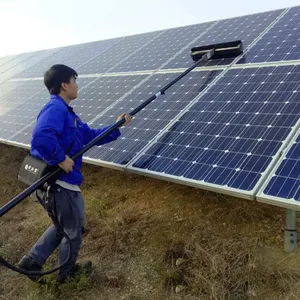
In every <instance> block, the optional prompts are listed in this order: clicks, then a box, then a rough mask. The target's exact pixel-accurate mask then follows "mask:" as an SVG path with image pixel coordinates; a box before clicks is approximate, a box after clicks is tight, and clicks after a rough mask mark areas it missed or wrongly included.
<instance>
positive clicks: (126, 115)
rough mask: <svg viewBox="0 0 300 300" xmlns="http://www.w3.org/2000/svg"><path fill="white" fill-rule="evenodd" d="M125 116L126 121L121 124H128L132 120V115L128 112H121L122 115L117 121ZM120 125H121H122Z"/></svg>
mask: <svg viewBox="0 0 300 300" xmlns="http://www.w3.org/2000/svg"><path fill="white" fill-rule="evenodd" d="M123 118H125V123H123V124H122V125H121V126H126V125H128V124H129V123H130V121H131V120H132V116H129V115H128V114H127V113H123V114H121V116H120V117H118V119H117V122H119V121H120V120H122V119H123ZM121 126H120V127H121Z"/></svg>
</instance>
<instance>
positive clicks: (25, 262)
mask: <svg viewBox="0 0 300 300" xmlns="http://www.w3.org/2000/svg"><path fill="white" fill-rule="evenodd" d="M18 266H19V267H20V268H21V269H24V270H26V271H41V270H42V266H41V265H39V264H38V263H37V262H36V261H34V260H33V259H32V258H31V257H30V256H29V255H24V256H23V257H22V259H21V260H20V261H19V263H18ZM26 276H27V277H28V278H29V279H30V280H32V281H34V282H38V281H39V279H40V277H41V276H40V275H26Z"/></svg>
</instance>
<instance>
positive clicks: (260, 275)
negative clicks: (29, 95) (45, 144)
mask: <svg viewBox="0 0 300 300" xmlns="http://www.w3.org/2000/svg"><path fill="white" fill-rule="evenodd" d="M0 153H1V155H0V160H1V159H4V158H5V161H6V162H7V163H6V164H4V167H3V168H4V170H3V172H4V173H5V174H6V176H5V177H4V176H3V177H2V179H1V186H2V187H3V188H2V189H1V190H0V196H1V197H0V199H1V200H0V201H1V204H3V203H4V202H5V201H7V200H9V199H10V198H12V197H13V196H14V195H15V194H17V193H18V192H20V191H21V190H22V189H23V186H22V185H21V184H20V183H19V182H18V181H17V180H16V174H17V172H18V167H19V163H20V161H21V160H22V157H24V155H25V153H26V151H23V150H20V149H16V148H13V147H8V146H0ZM84 175H85V183H84V185H83V187H82V190H83V195H84V198H85V205H86V226H87V228H88V229H89V233H88V234H87V235H86V236H85V237H84V240H83V247H82V249H81V251H80V260H86V259H89V260H92V262H93V265H94V268H93V272H92V275H91V277H90V278H87V277H86V276H84V275H82V276H80V277H78V278H76V280H73V281H70V282H68V283H67V284H65V285H61V286H58V285H57V284H56V274H53V275H50V276H47V277H46V279H47V284H45V285H42V286H40V285H38V284H35V283H33V282H31V281H29V280H28V279H27V278H26V277H23V276H21V275H18V274H16V273H14V272H11V271H10V270H8V269H6V268H4V267H0V278H1V280H0V299H10V300H11V299H12V300H13V299H26V300H37V299H66V300H67V299H72V300H75V299H88V300H93V299H108V300H119V299H120V300H144V299H145V300H148V299H149V300H150V299H151V300H162V299H164V300H166V299H167V300H168V299H170V300H177V299H184V300H196V299H201V300H225V299H226V300H244V299H245V300H246V299H247V300H252V299H255V300H256V299H259V300H260V299H264V300H268V299H270V300H271V299H272V300H273V299H275V300H277V299H278V300H287V299H299V298H300V284H299V283H300V278H299V274H300V267H299V265H300V264H299V263H300V260H299V251H298V250H297V251H296V252H295V253H293V254H286V253H284V252H283V235H282V232H281V231H282V228H283V225H284V210H283V209H280V208H277V207H272V206H267V205H262V204H259V203H254V202H251V201H245V200H241V199H235V198H231V197H227V196H222V195H218V194H214V193H210V192H205V191H201V190H198V189H194V188H190V187H186V186H181V185H176V184H171V183H167V182H162V181H159V180H154V179H149V178H145V177H139V176H134V175H128V174H124V173H122V172H118V171H114V170H108V169H104V168H99V167H95V166H87V165H85V166H84ZM0 224H1V231H0V253H1V255H3V256H5V257H6V258H7V259H9V261H11V262H14V263H16V262H17V261H18V260H19V259H20V258H21V256H22V255H23V254H24V253H26V252H27V251H28V250H29V249H30V247H31V246H32V245H33V244H34V243H35V241H36V240H37V238H38V237H39V235H40V234H41V233H42V232H43V231H44V229H46V227H47V226H48V225H49V224H50V221H49V218H48V217H47V214H46V213H45V212H44V211H43V209H42V208H41V207H40V206H39V205H38V204H37V203H35V202H33V201H32V200H30V199H27V200H25V201H24V203H22V204H20V205H18V206H17V207H15V208H14V209H13V210H12V211H11V212H9V213H8V214H7V215H6V216H4V217H3V218H1V221H0ZM56 261H57V253H54V254H53V256H51V257H50V259H49V261H48V262H47V266H46V267H47V268H50V267H52V266H54V265H55V264H56ZM179 261H181V264H178V262H179ZM179 286H180V287H183V288H182V291H181V292H179V293H176V290H178V287H179ZM176 287H177V289H176Z"/></svg>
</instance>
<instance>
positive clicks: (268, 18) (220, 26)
mask: <svg viewBox="0 0 300 300" xmlns="http://www.w3.org/2000/svg"><path fill="white" fill-rule="evenodd" d="M282 11H283V10H276V11H271V12H265V13H259V14H254V15H249V16H243V17H236V18H232V19H225V20H220V21H218V22H217V23H216V24H215V25H214V26H212V28H210V29H209V30H207V32H205V34H204V35H203V36H200V37H199V39H197V40H196V41H195V42H194V43H192V45H191V46H190V47H189V48H192V47H196V46H204V45H211V44H217V43H222V42H228V41H234V40H242V41H243V45H244V49H246V47H247V46H249V45H250V44H251V43H252V42H253V41H254V40H255V39H256V38H257V37H258V36H259V35H260V34H261V33H262V32H263V31H264V30H265V29H266V28H267V27H268V26H269V25H270V24H271V23H272V22H273V21H274V20H275V19H276V18H277V17H278V16H279V15H280V14H281V13H282ZM189 50H190V49H185V50H184V51H182V53H180V54H178V55H177V56H176V57H175V58H174V59H173V60H171V61H170V62H169V63H168V64H167V65H165V66H164V67H163V69H172V68H186V67H188V66H189V65H190V63H191V58H190V55H189ZM232 61H233V59H229V58H226V59H218V60H211V61H209V62H207V63H204V64H203V65H205V66H215V65H228V64H230V63H231V62H232Z"/></svg>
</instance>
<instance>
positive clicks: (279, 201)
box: [256, 118, 300, 211]
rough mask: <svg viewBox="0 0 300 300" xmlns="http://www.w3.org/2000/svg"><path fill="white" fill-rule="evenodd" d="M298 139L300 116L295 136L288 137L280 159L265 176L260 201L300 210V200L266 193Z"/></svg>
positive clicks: (260, 190)
mask: <svg viewBox="0 0 300 300" xmlns="http://www.w3.org/2000/svg"><path fill="white" fill-rule="evenodd" d="M298 139H300V118H299V120H298V122H297V124H296V125H295V127H294V130H293V136H291V137H290V138H289V139H287V141H286V143H285V148H284V149H283V150H282V151H281V152H280V153H278V156H279V157H278V160H277V161H276V163H275V164H274V165H273V168H271V169H270V170H269V172H268V174H267V175H266V177H265V181H264V183H263V184H262V185H261V187H260V189H259V191H258V192H257V194H256V199H257V201H258V202H262V203H266V204H271V205H276V206H280V207H283V208H288V209H294V210H298V211H300V201H299V202H297V201H295V200H290V199H286V198H282V197H277V196H272V195H268V194H265V193H264V191H265V188H266V187H267V186H268V184H269V182H270V180H271V179H272V177H273V176H274V175H275V174H276V171H277V170H278V168H279V167H280V166H281V165H282V163H283V161H284V160H285V157H286V155H287V154H288V152H289V151H290V149H291V148H292V146H293V144H294V142H296V140H298ZM299 171H300V170H299Z"/></svg>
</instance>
